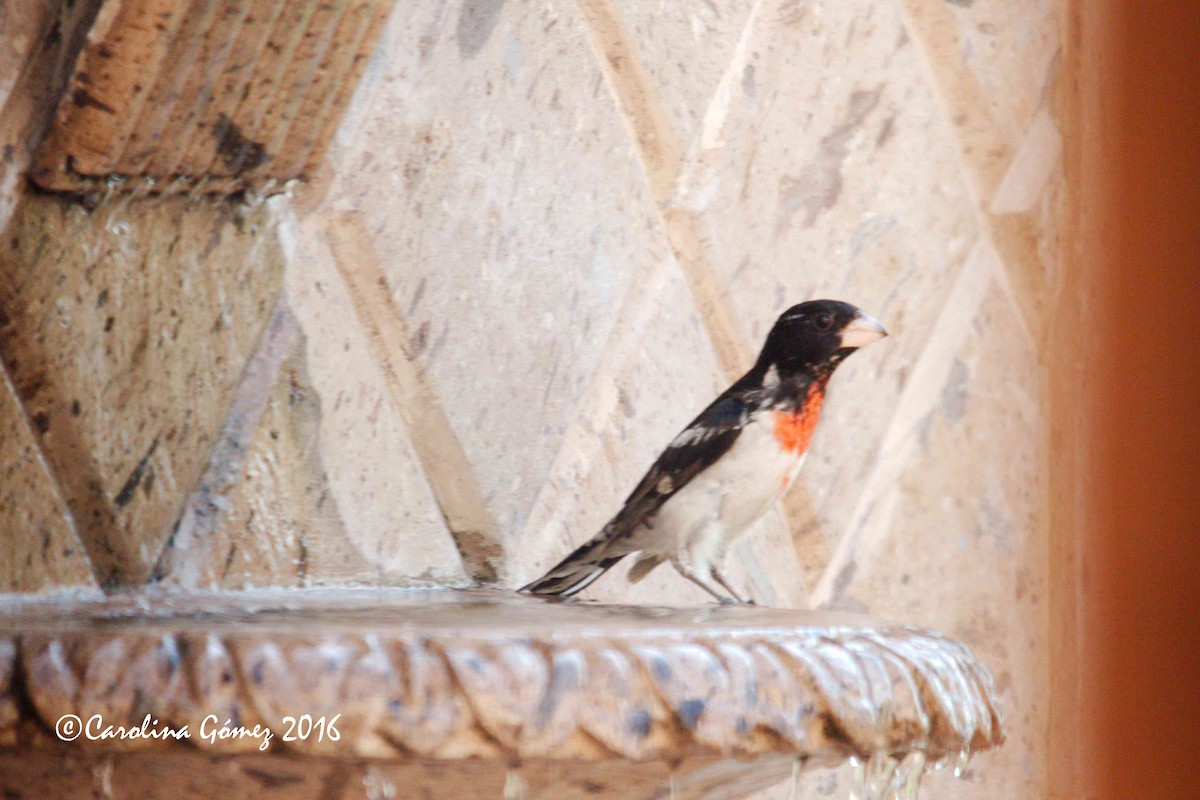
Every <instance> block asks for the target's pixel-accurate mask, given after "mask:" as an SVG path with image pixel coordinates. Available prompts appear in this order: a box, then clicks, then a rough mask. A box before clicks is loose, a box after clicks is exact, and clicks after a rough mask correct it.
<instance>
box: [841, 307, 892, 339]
mask: <svg viewBox="0 0 1200 800" xmlns="http://www.w3.org/2000/svg"><path fill="white" fill-rule="evenodd" d="M887 335H888V333H887V331H886V330H885V329H884V327H883V325H881V324H879V320H877V319H875V318H874V317H872V316H871V315H870V314H867V313H865V312H863V311H860V312H858V316H857V317H855V318H854V319H852V320H850V324H849V325H847V326H846V327H845V328H844V329H842V342H841V344H842V347H866V346H867V345H869V344H871V343H872V342H878V341H879V340H880V339H882V338H883V337H885V336H887Z"/></svg>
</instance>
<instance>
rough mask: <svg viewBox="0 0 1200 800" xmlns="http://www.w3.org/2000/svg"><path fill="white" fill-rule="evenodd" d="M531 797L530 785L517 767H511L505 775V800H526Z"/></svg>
mask: <svg viewBox="0 0 1200 800" xmlns="http://www.w3.org/2000/svg"><path fill="white" fill-rule="evenodd" d="M528 796H529V784H527V783H525V779H524V778H522V777H521V771H520V770H519V769H518V768H517V767H509V770H508V772H507V773H505V775H504V800H525V798H526V797H528Z"/></svg>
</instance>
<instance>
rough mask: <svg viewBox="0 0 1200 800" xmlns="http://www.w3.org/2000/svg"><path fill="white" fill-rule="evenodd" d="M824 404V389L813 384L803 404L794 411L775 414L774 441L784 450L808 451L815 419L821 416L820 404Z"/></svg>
mask: <svg viewBox="0 0 1200 800" xmlns="http://www.w3.org/2000/svg"><path fill="white" fill-rule="evenodd" d="M824 402H825V387H824V386H823V385H821V384H813V386H812V388H810V389H809V390H808V395H807V396H806V397H805V398H804V402H803V403H801V404H800V407H799V408H798V409H796V410H795V411H792V412H788V411H776V412H775V441H777V442H779V446H780V447H782V448H783V449H784V450H788V451H790V452H793V453H803V452H804V451H806V450H808V443H809V441H811V440H812V435H813V430H814V429H815V428H816V427H817V419H818V418H819V417H820V416H821V404H822V403H824Z"/></svg>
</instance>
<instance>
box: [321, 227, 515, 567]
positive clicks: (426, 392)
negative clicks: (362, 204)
mask: <svg viewBox="0 0 1200 800" xmlns="http://www.w3.org/2000/svg"><path fill="white" fill-rule="evenodd" d="M315 222H316V227H317V229H318V230H320V231H321V232H322V233H323V234H324V238H325V242H326V244H327V246H328V247H329V252H330V254H331V256H332V257H333V262H334V264H335V266H336V267H337V270H338V273H339V274H340V275H341V277H342V280H343V281H344V282H345V284H346V291H347V294H348V295H349V296H350V301H351V305H352V306H353V307H354V313H355V316H356V317H357V319H358V323H359V325H360V326H361V328H362V330H363V333H364V334H365V336H366V339H367V344H368V349H369V351H370V354H371V358H372V360H373V361H374V362H375V364H376V365H377V366H378V368H379V371H380V375H381V376H382V377H383V382H384V385H385V386H386V387H387V391H388V394H389V396H390V397H391V401H392V404H393V405H394V406H395V408H396V410H397V411H398V412H399V413H400V416H401V418H402V419H403V420H404V424H405V426H406V427H407V429H408V431H407V433H408V436H409V439H410V441H411V442H412V445H413V450H414V452H415V453H416V455H417V459H418V460H419V461H420V463H421V467H422V469H423V470H424V472H425V478H426V480H428V482H429V486H430V488H431V489H432V490H433V495H434V499H435V500H436V501H437V504H438V508H439V510H440V511H441V513H442V516H443V519H444V521H445V523H446V527H447V529H448V530H449V531H450V535H451V537H452V538H453V539H454V543H455V546H456V547H457V549H458V551H459V555H460V557H461V558H462V561H463V564H464V566H466V568H467V571H468V572H469V573H470V575H471V577H472V578H473V579H475V580H477V581H483V582H488V583H494V582H496V581H498V580H500V579H501V578H502V577H503V575H504V571H505V564H504V555H505V547H504V543H503V541H502V539H501V537H500V534H499V531H498V529H497V527H496V524H495V522H494V521H493V519H492V517H491V514H490V513H489V512H488V510H487V505H486V503H485V502H484V499H483V494H482V492H481V491H480V488H479V482H478V481H477V480H476V478H475V470H474V469H473V468H472V466H471V462H470V460H469V459H468V458H467V454H466V452H465V451H464V450H463V447H462V443H461V442H459V440H458V436H457V434H456V433H455V432H454V428H453V426H452V425H451V423H450V419H449V417H447V415H446V412H445V409H444V408H443V406H442V403H441V402H440V400H439V398H438V397H437V394H436V393H435V392H434V390H433V387H432V386H430V383H429V380H428V378H427V377H426V375H425V373H424V370H423V369H422V368H421V367H420V365H419V364H418V363H417V361H416V358H415V357H414V356H413V354H412V353H411V352H410V351H409V346H410V345H409V343H410V342H411V341H412V339H411V337H410V336H409V331H408V323H407V321H406V320H405V318H404V315H403V313H402V312H401V310H400V309H399V308H398V307H397V305H396V303H395V301H394V298H393V297H392V292H391V288H390V286H389V284H388V280H387V275H386V274H385V272H384V269H383V264H382V263H381V261H380V258H379V254H378V253H377V252H376V250H375V248H374V246H373V245H372V242H371V236H370V233H369V232H368V231H367V229H366V226H365V225H364V224H363V220H362V217H361V215H359V214H357V213H355V212H345V213H335V214H330V215H328V216H324V217H321V218H318V219H317V220H315Z"/></svg>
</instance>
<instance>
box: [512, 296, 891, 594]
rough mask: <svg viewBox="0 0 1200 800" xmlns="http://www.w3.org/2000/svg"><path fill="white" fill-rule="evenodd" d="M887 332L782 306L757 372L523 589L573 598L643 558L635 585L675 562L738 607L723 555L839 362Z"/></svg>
mask: <svg viewBox="0 0 1200 800" xmlns="http://www.w3.org/2000/svg"><path fill="white" fill-rule="evenodd" d="M884 336H887V331H885V330H884V329H883V326H882V325H880V324H879V322H878V321H877V320H876V319H874V318H873V317H871V316H869V315H868V314H866V313H864V312H862V311H860V310H859V309H857V308H855V307H854V306H852V305H850V304H849V303H842V302H839V301H837V300H813V301H810V302H807V303H801V304H800V305H798V306H793V307H792V308H790V309H788V310H787V311H786V312H784V314H783V315H782V316H781V317H780V318H779V320H778V321H777V322H776V323H775V326H774V327H773V328H772V329H771V332H770V333H769V334H768V335H767V341H766V344H764V345H763V349H762V353H760V354H759V356H758V360H757V361H756V362H755V363H754V367H753V368H752V369H751V370H750V371H749V372H747V373H746V374H745V375H744V376H742V378H741V379H740V380H738V382H737V383H735V384H733V386H731V387H729V389H727V390H726V391H725V393H724V394H722V395H721V396H720V397H718V398H717V399H716V400H714V401H713V402H712V404H711V405H710V406H709V407H708V408H706V409H704V411H702V412H700V416H698V417H696V419H695V420H693V421H692V424H690V425H688V426H687V427H686V428H684V429H683V432H682V433H680V434H679V435H678V436H676V437H675V439H674V441H672V442H671V444H670V445H668V446H667V449H666V450H665V451H663V454H662V455H660V456H659V457H658V460H657V461H655V462H654V465H653V466H652V467H650V471H649V472H647V473H646V475H645V477H643V478H642V480H641V482H640V483H638V485H637V488H636V489H634V490H633V493H632V494H630V495H629V498H628V499H627V500H626V501H625V505H624V506H623V507H622V508H621V510H620V511H618V512H617V515H616V516H615V517H613V518H612V520H610V521H609V523H608V524H607V525H605V526H604V529H603V530H602V531H600V533H598V534H596V536H594V537H593V538H592V539H591V540H589V541H588V542H586V543H585V544H583V545H582V546H580V547H579V548H578V549H577V550H575V552H573V553H571V554H570V555H569V556H567V557H566V558H564V559H563V560H562V561H561V562H560V563H559V564H558V565H557V566H555V567H554V568H553V569H551V570H550V571H549V572H547V573H546V574H545V575H544V576H542V577H541V578H539V579H538V580H536V581H534V582H533V583H531V584H529V585H528V586H525V587H523V588H522V589H521V591H523V592H532V593H534V594H545V595H562V596H570V595H573V594H575V593H576V592H578V591H581V590H582V589H584V588H585V587H586V586H587V585H588V584H590V583H591V582H592V581H594V580H596V578H598V577H600V576H601V575H603V574H604V572H605V571H606V570H608V569H609V568H610V567H612V566H613V565H614V564H616V563H617V562H618V561H620V560H621V559H622V558H624V557H625V556H627V555H630V554H632V553H639V554H640V555H639V557H638V560H637V563H635V564H634V565H633V568H632V569H631V570H630V571H629V580H630V581H631V582H636V581H639V580H641V579H642V578H644V577H645V576H646V575H647V574H648V573H649V572H650V570H652V569H654V568H655V567H657V566H658V565H659V564H661V563H663V562H664V561H670V562H671V563H672V564H673V565H674V566H675V569H677V570H678V571H679V573H680V574H681V575H683V576H684V577H685V578H687V579H689V580H691V581H692V582H694V583H695V584H697V585H698V586H700V587H701V588H703V589H704V590H705V591H707V592H708V593H709V594H711V595H712V596H713V597H715V598H717V599H718V600H720V601H721V602H722V603H728V602H743V601H742V600H741V598H740V597H739V596H738V593H737V592H736V591H734V590H733V588H732V587H730V585H729V582H728V581H727V580H725V578H724V576H722V575H721V572H720V565H721V564H722V563H723V562H724V557H725V553H726V552H727V551H728V549H729V547H730V546H731V545H732V544H733V543H734V542H735V541H736V540H737V539H738V538H739V537H740V536H741V535H742V534H743V533H745V531H746V530H747V529H748V528H749V527H750V525H751V523H753V522H754V521H755V520H756V519H758V518H759V517H760V516H762V514H763V513H764V512H765V511H766V510H767V509H768V508H770V507H771V504H772V503H774V502H775V501H776V500H777V499H778V498H779V497H780V495H782V494H783V492H784V491H785V490H786V489H787V488H788V486H790V485H791V484H792V482H793V481H794V480H795V478H796V474H797V473H798V472H799V471H800V466H801V464H803V463H804V456H805V453H806V451H807V450H808V443H809V440H810V439H811V438H812V434H813V428H814V427H815V426H816V424H817V418H818V417H819V416H820V413H821V404H822V403H823V402H824V400H825V387H826V386H827V385H828V383H829V378H830V376H831V375H832V374H833V371H834V370H835V369H836V368H837V366H838V364H840V363H841V362H842V361H843V360H844V359H845V358H846V356H848V355H850V354H851V353H853V352H854V351H855V350H856V349H857V348H859V347H863V346H865V345H868V344H871V343H872V342H875V341H878V340H879V339H882V338H883V337H884ZM713 580H716V582H717V583H718V584H720V585H721V586H722V587H724V588H725V590H726V591H728V592H729V595H725V594H722V593H721V592H720V591H719V590H718V589H717V588H716V587H715V586H714V585H713V583H712V581H713Z"/></svg>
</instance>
